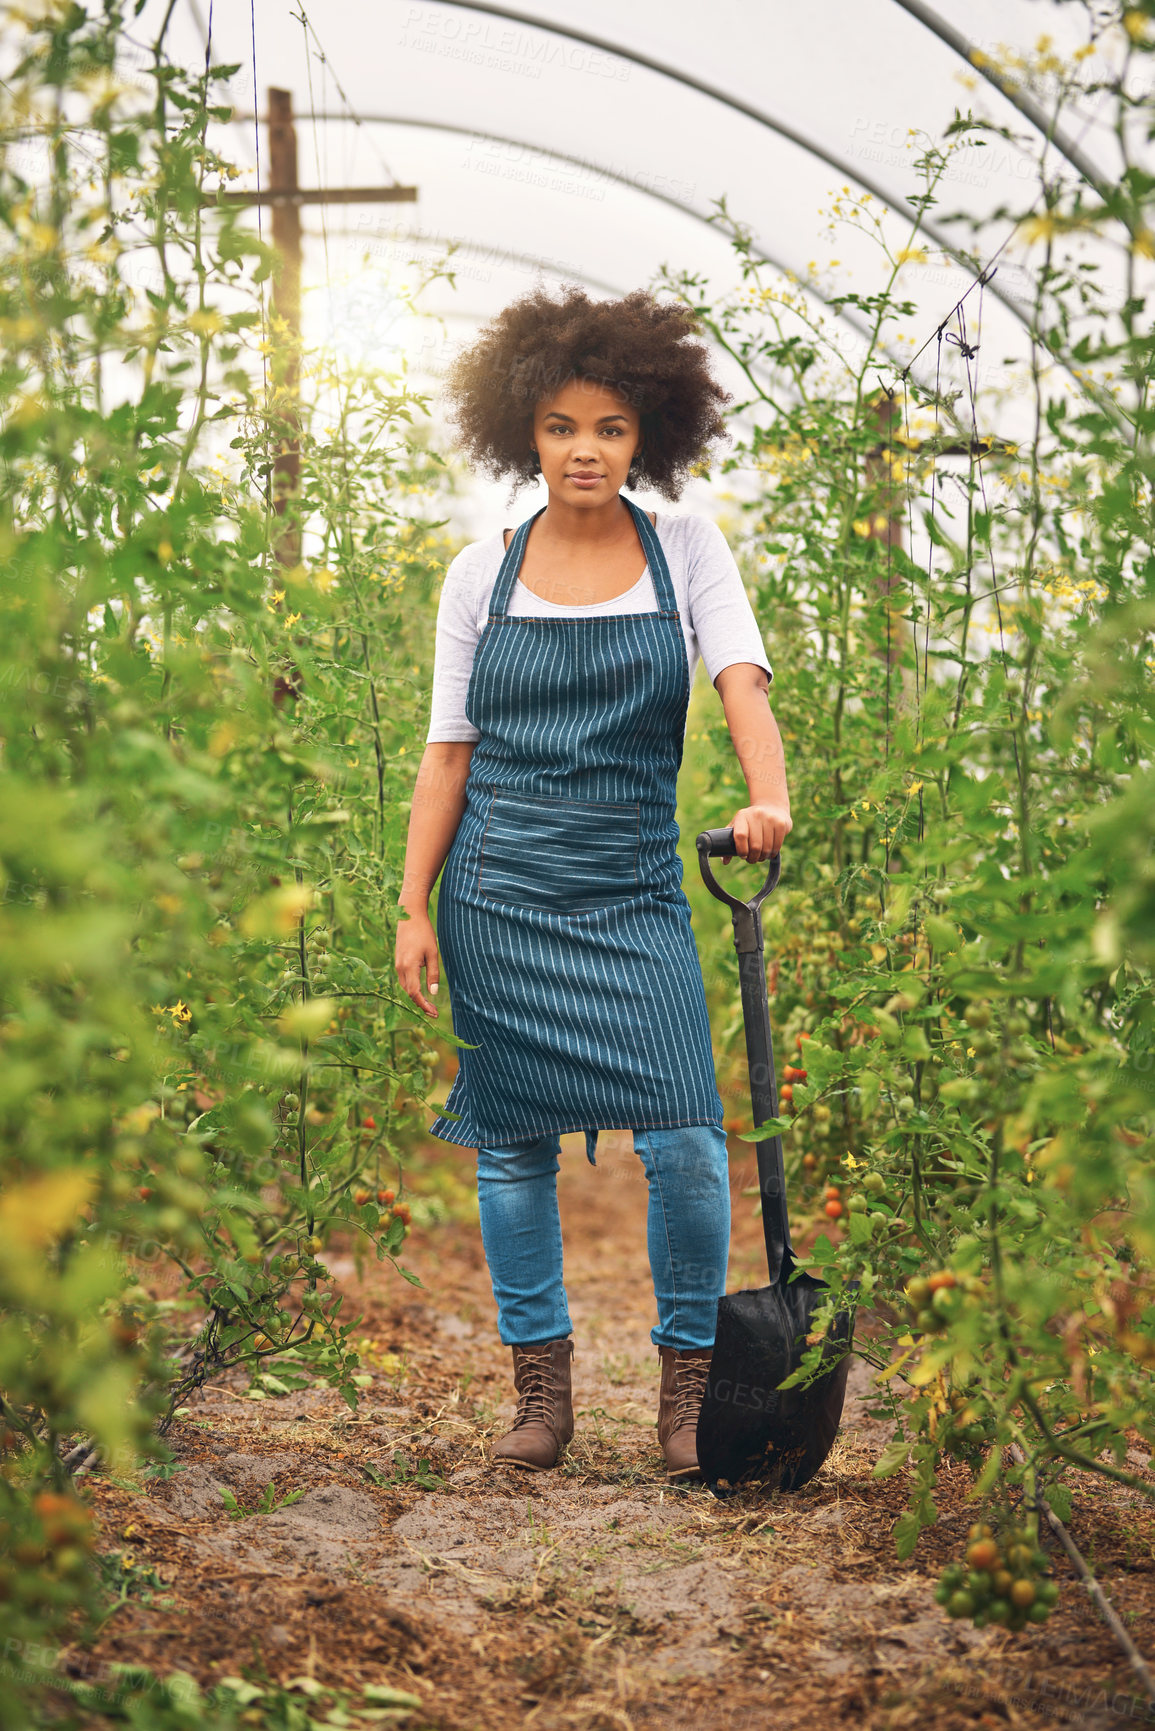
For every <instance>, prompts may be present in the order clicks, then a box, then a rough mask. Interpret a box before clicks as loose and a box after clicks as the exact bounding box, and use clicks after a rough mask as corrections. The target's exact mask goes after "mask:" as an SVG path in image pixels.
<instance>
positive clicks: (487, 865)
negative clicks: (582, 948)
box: [477, 793, 638, 914]
mask: <svg viewBox="0 0 1155 1731" xmlns="http://www.w3.org/2000/svg"><path fill="white" fill-rule="evenodd" d="M477 887H478V889H479V890H480V891H481V893H482V894H483V895H486V896H488V897H489V898H490V900H491V901H497V902H515V903H517V904H518V905H519V906H521V907H536V908H541V909H543V910H544V911H546V912H549V913H562V914H571V913H585V912H586V911H587V910H588V909H591V908H604V907H609V906H611V905H612V904H613V903H614V902H620V901H623V900H625V899H626V898H627V897H629V896H631V895H632V894H633V893H634V892H635V891H636V889H637V887H638V808H637V806H636V805H606V804H604V803H602V802H601V801H597V800H586V799H550V798H543V797H541V796H539V795H536V794H522V793H495V794H494V795H493V798H492V802H491V804H490V808H489V817H488V820H487V822H486V825H485V835H484V837H483V840H482V846H481V863H480V867H479V870H478V878H477Z"/></svg>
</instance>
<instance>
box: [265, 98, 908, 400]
mask: <svg viewBox="0 0 1155 1731" xmlns="http://www.w3.org/2000/svg"><path fill="white" fill-rule="evenodd" d="M252 118H253V116H252V115H251V114H238V115H235V116H234V119H236V120H250V121H251V120H252ZM309 119H310V121H314V120H315V121H319V122H321V123H322V124H326V125H328V124H333V123H339V122H348V123H349V124H356V125H359V126H415V127H425V128H428V129H429V130H430V131H432V132H454V133H460V134H461V135H462V136H463V137H465V138H485V139H488V140H490V141H491V142H492V143H494V144H508V145H512V146H514V147H515V148H516V149H519V150H533V151H536V152H537V153H538V154H539V155H541V156H546V157H552V158H553V159H554V160H555V161H558V162H567V163H570V164H572V165H573V166H574V167H576V168H593V169H595V170H596V172H597V173H598V174H600V175H604V176H605V177H606V179H608V180H613V181H616V182H617V184H618V185H619V186H625V187H629V188H630V189H631V190H632V191H634V192H638V193H641V195H642V196H643V197H645V198H653V199H657V200H658V201H659V203H661V204H666V205H669V207H670V208H671V209H672V210H676V211H680V212H681V213H682V215H683V216H688V217H690V218H692V220H693V221H694V222H698V223H701V224H702V225H703V226H704V227H706V228H710V229H712V230H713V232H714V233H715V234H719V233H721V232H722V231H720V230H719V229H718V228H717V225H716V224H715V223H714V222H713V221H712V220H711V218H710V217H708V216H705V215H704V214H703V213H702V212H701V211H700V210H695V209H694V207H693V205H691V204H687V203H686V202H685V201H684V200H682V199H680V198H675V197H674V196H673V195H672V194H671V193H668V192H660V191H659V190H658V189H657V188H656V187H652V186H641V185H639V184H638V183H637V182H636V181H632V180H631V179H630V178H629V176H628V175H625V174H621V173H619V172H618V171H617V170H616V169H613V168H603V167H602V166H600V165H599V164H597V163H591V162H590V161H589V160H588V159H587V158H586V157H581V156H573V155H571V154H570V153H569V152H568V151H564V150H556V149H555V148H554V147H553V146H552V145H544V144H536V143H534V141H533V140H532V139H528V138H512V137H510V136H509V135H508V134H507V133H501V132H489V131H487V130H486V129H485V128H483V127H480V126H465V125H462V124H460V123H458V122H457V121H451V120H427V119H423V118H420V117H418V116H416V115H406V114H359V115H357V116H353V115H350V114H341V113H335V114H334V113H325V112H323V113H320V114H310V116H309ZM749 251H750V254H751V256H752V257H753V258H755V259H757V261H758V262H759V263H760V264H768V265H772V266H773V268H774V269H775V270H779V271H781V272H782V274H783V275H784V276H790V277H792V278H793V280H794V281H795V282H797V283H798V286H799V288H800V289H801V290H802V292H803V293H804V294H811V295H813V296H814V298H815V299H816V300H818V301H820V302H821V303H822V305H823V306H825V307H827V308H828V309H829V311H830V312H831V313H832V314H833V316H834V317H835V318H839V319H841V320H842V321H843V322H844V323H845V324H848V325H849V326H850V328H851V329H852V330H854V331H856V332H857V334H858V335H859V336H860V337H863V338H869V336H870V334H871V333H870V327H869V326H868V325H867V323H866V321H865V319H861V318H859V317H858V316H857V315H856V314H855V313H853V312H851V311H848V310H847V309H846V308H844V307H837V306H834V305H832V300H831V297H830V296H829V295H827V294H825V293H823V291H822V289H821V288H820V287H819V286H818V285H817V284H811V283H803V282H801V281H799V279H798V276H797V273H796V272H794V271H793V270H791V268H790V266H789V265H787V264H786V263H785V262H784V261H783V260H782V259H780V258H778V257H777V256H776V255H775V254H774V253H771V252H767V251H766V250H765V249H764V248H763V247H761V246H755V245H753V243H751V245H750V248H749ZM587 280H589V281H591V282H592V281H593V279H592V278H590V279H587ZM608 292H610V293H613V294H621V293H622V292H624V291H622V290H617V289H614V290H609V291H608ZM881 352H882V353H884V354H886V355H887V358H888V359H889V360H891V361H892V362H893V363H894V365H895V366H896V367H899V366H900V365H901V363H900V362H899V360H898V359H897V357H896V356H894V355H893V354H891V353H890V351H889V350H888V349H886V348H885V347H883V348H882V351H881Z"/></svg>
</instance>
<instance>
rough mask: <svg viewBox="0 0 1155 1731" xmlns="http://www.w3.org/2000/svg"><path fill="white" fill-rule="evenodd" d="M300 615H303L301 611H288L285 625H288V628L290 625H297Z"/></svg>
mask: <svg viewBox="0 0 1155 1731" xmlns="http://www.w3.org/2000/svg"><path fill="white" fill-rule="evenodd" d="M300 617H301V615H300V614H299V613H286V615H285V627H286V629H288V627H289V626H290V625H295V624H296V623H297V620H298V619H299V618H300Z"/></svg>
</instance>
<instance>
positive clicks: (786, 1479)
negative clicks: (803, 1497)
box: [697, 1274, 853, 1496]
mask: <svg viewBox="0 0 1155 1731" xmlns="http://www.w3.org/2000/svg"><path fill="white" fill-rule="evenodd" d="M828 1292H829V1288H828V1287H827V1285H826V1283H825V1281H822V1280H816V1279H815V1278H814V1277H813V1276H812V1275H806V1274H803V1275H799V1276H798V1277H797V1279H795V1280H793V1281H791V1282H789V1284H786V1283H784V1282H780V1283H779V1284H777V1285H774V1286H763V1287H760V1288H758V1289H757V1290H753V1291H749V1292H735V1293H731V1294H730V1295H729V1296H728V1297H725V1298H720V1299H719V1300H718V1325H717V1332H716V1334H715V1337H714V1354H713V1358H712V1359H711V1361H710V1379H709V1382H708V1383H707V1385H706V1394H705V1397H704V1399H703V1401H702V1406H701V1410H700V1412H699V1415H698V1433H697V1434H698V1464H699V1466H700V1468H701V1470H702V1476H703V1478H704V1479H705V1480H706V1482H707V1484H708V1485H709V1486H710V1489H711V1490H712V1491H713V1492H714V1494H715V1496H727V1495H729V1493H730V1491H731V1490H733V1489H735V1488H736V1487H737V1486H738V1485H740V1484H743V1483H745V1482H747V1481H749V1480H754V1479H756V1480H758V1481H759V1482H760V1483H761V1484H763V1485H764V1486H765V1487H766V1488H767V1489H774V1488H778V1489H781V1490H784V1491H797V1490H801V1488H802V1486H803V1485H804V1484H807V1483H808V1482H809V1480H810V1479H812V1478H813V1477H814V1475H815V1473H816V1472H817V1471H818V1469H819V1467H820V1466H821V1465H822V1463H823V1461H824V1460H825V1459H826V1457H827V1455H828V1454H829V1453H830V1451H831V1449H832V1448H833V1447H834V1439H835V1437H836V1436H837V1435H838V1426H839V1421H840V1420H841V1417H842V1403H843V1400H844V1398H845V1395H846V1378H847V1376H848V1374H849V1371H850V1338H851V1332H852V1328H853V1319H852V1315H851V1313H850V1312H849V1311H842V1312H840V1313H839V1314H838V1316H837V1317H836V1318H835V1320H834V1323H833V1325H832V1326H831V1329H830V1332H829V1333H828V1335H827V1338H826V1346H825V1350H824V1354H823V1357H824V1360H825V1359H829V1360H830V1369H829V1370H824V1371H823V1372H822V1374H821V1375H820V1376H818V1377H817V1378H816V1379H815V1380H814V1381H813V1382H811V1383H809V1384H808V1385H807V1386H806V1387H804V1388H787V1389H781V1390H780V1389H779V1386H778V1385H779V1384H780V1383H781V1382H782V1381H784V1379H785V1378H786V1377H787V1376H789V1375H790V1373H791V1371H793V1370H796V1369H797V1367H798V1365H799V1364H800V1363H801V1361H802V1356H803V1354H804V1353H805V1351H806V1336H807V1334H808V1333H810V1330H811V1326H812V1325H811V1317H812V1316H813V1314H814V1311H815V1310H816V1309H817V1308H818V1305H819V1304H820V1302H821V1301H822V1299H823V1298H824V1297H825V1296H826V1295H827V1294H828Z"/></svg>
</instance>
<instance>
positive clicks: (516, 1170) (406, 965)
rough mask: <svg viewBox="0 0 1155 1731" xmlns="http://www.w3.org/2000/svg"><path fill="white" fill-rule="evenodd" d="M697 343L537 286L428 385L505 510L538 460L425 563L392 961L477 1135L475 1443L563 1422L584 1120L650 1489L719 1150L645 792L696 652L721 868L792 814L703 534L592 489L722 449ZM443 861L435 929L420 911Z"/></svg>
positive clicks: (693, 1314)
mask: <svg viewBox="0 0 1155 1731" xmlns="http://www.w3.org/2000/svg"><path fill="white" fill-rule="evenodd" d="M696 328H697V327H696V324H695V321H694V319H693V316H692V315H691V314H690V313H689V312H688V311H687V310H686V309H685V308H682V307H680V306H677V305H675V304H672V303H668V302H659V301H657V300H655V299H654V298H653V297H652V296H651V295H649V294H648V293H647V292H645V291H642V290H637V291H635V292H634V293H632V294H630V295H627V296H626V297H625V298H624V299H622V300H619V301H600V302H592V301H590V299H589V298H588V297H587V296H586V294H585V293H584V292H583V291H582V290H580V289H577V288H567V289H566V290H565V292H564V293H563V295H562V296H561V298H560V299H558V300H552V299H550V298H549V296H548V294H547V292H546V291H545V290H544V289H538V290H535V291H533V292H532V293H530V294H528V295H526V296H524V297H522V298H521V299H520V300H518V301H515V302H514V303H513V304H512V305H510V306H508V307H506V309H505V310H504V311H503V312H502V313H501V314H499V315H498V317H497V318H496V319H495V320H494V321H492V322H491V324H489V325H488V326H487V327H486V328H485V329H484V330H483V332H482V333H481V335H480V337H479V338H478V339H477V341H476V342H475V343H474V344H473V346H472V347H471V348H470V349H469V350H468V351H466V352H465V353H464V354H463V355H462V356H461V357H460V358H459V359H458V360H457V361H456V363H455V365H454V367H453V369H452V371H451V373H450V376H449V379H448V394H449V398H450V401H451V402H452V403H453V404H454V406H455V411H456V419H457V424H458V426H459V429H460V431H461V433H462V443H463V446H464V448H465V449H466V450H467V451H468V452H469V454H470V455H471V456H472V457H473V458H474V459H475V461H476V462H477V463H478V464H479V465H480V466H481V467H483V468H485V469H487V470H488V471H489V472H490V473H492V474H494V475H504V474H512V475H513V476H514V477H515V487H514V492H515V493H516V491H517V488H518V487H519V486H521V485H524V484H525V483H526V482H528V481H531V480H532V479H533V478H534V477H535V476H536V475H537V474H539V473H540V474H541V475H542V477H543V478H544V480H545V483H546V486H547V488H548V490H549V499H548V503H547V504H545V505H543V506H542V507H541V508H540V510H538V511H536V512H535V513H534V514H533V516H531V517H529V518H527V519H526V520H525V521H524V522H523V523H522V524H521V525H520V527H519V528H518V529H517V530H516V531H513V530H510V529H506V530H505V531H503V532H502V533H501V534H500V535H499V534H497V533H495V534H493V535H491V536H489V537H488V538H487V539H485V540H483V541H477V542H474V543H472V544H471V545H469V546H467V547H465V548H464V549H463V550H462V551H461V552H460V553H459V554H458V555H457V557H456V558H455V559H454V560H453V561H452V563H451V564H450V566H449V569H448V571H447V572H446V576H445V583H444V587H443V589H442V593H441V600H440V604H439V608H438V615H437V638H436V649H435V658H434V672H433V701H432V713H431V717H430V726H429V732H428V740H427V744H426V747H425V753H424V756H423V757H422V760H421V765H420V768H419V770H418V774H417V780H416V784H415V787H414V794H413V804H412V810H411V815H410V823H409V839H408V846H407V850H406V856H405V870H404V879H403V885H402V893H401V897H400V902H399V906H400V908H401V910H402V911H403V912H404V914H406V915H407V916H408V918H404V919H401V920H400V921H399V924H398V932H397V973H398V978H399V979H400V982H401V985H402V987H403V988H404V990H405V991H406V992H407V993H408V994H409V996H410V997H411V998H412V1000H413V1002H414V1003H415V1004H418V1005H419V1006H420V1007H421V1009H422V1010H424V1011H425V1012H426V1013H427V1014H429V1015H431V1016H436V1014H437V1009H436V1007H435V1005H434V1004H433V1003H432V1001H431V998H432V996H433V995H434V994H436V992H437V988H438V983H439V981H438V973H439V969H438V948H437V940H438V938H439V939H440V943H441V957H442V960H443V962H444V965H445V975H446V981H447V984H448V986H449V993H450V999H451V1003H452V1010H453V1025H454V1030H455V1032H456V1033H457V1034H458V1036H460V1038H462V1039H463V1040H467V1041H469V1042H470V1044H469V1046H467V1047H464V1048H462V1049H461V1050H460V1069H459V1071H458V1074H457V1077H456V1079H455V1081H454V1083H453V1087H452V1089H451V1091H450V1094H449V1098H448V1100H447V1102H446V1106H445V1110H444V1112H443V1113H442V1115H441V1116H439V1117H438V1118H437V1119H436V1120H435V1122H434V1123H433V1125H432V1126H431V1133H432V1134H433V1135H435V1136H441V1137H444V1138H445V1139H446V1140H449V1141H454V1142H460V1143H462V1144H464V1145H466V1146H470V1147H472V1146H476V1148H477V1187H478V1198H479V1204H480V1213H481V1236H482V1243H483V1246H484V1249H485V1255H486V1261H487V1263H488V1266H489V1271H490V1276H491V1280H492V1284H493V1293H494V1298H495V1300H496V1302H497V1312H498V1330H499V1333H500V1336H501V1339H502V1341H503V1342H505V1344H506V1345H508V1346H510V1347H512V1351H513V1373H514V1386H515V1388H516V1391H517V1395H518V1405H517V1414H516V1418H515V1421H514V1425H513V1429H512V1430H511V1431H510V1432H509V1433H508V1435H506V1436H504V1437H502V1438H501V1439H500V1441H498V1442H497V1444H496V1445H495V1447H494V1450H493V1453H494V1458H495V1459H497V1460H502V1461H505V1462H508V1463H510V1464H513V1465H517V1466H523V1467H529V1468H534V1469H542V1468H547V1467H552V1466H554V1465H555V1464H556V1462H557V1460H558V1458H559V1455H560V1453H561V1451H562V1450H563V1449H564V1447H565V1446H566V1444H567V1443H568V1442H569V1440H570V1438H571V1437H572V1435H573V1409H572V1404H571V1398H570V1360H571V1357H572V1354H573V1342H572V1340H571V1338H570V1335H571V1325H570V1319H569V1312H568V1308H567V1304H566V1295H565V1289H564V1286H563V1284H562V1241H561V1228H560V1224H559V1219H558V1206H557V1188H556V1183H557V1172H558V1154H559V1152H560V1146H561V1145H560V1142H559V1137H560V1136H561V1135H562V1134H564V1133H566V1132H568V1131H575V1130H583V1131H584V1132H585V1137H586V1153H587V1156H588V1158H589V1160H590V1161H591V1163H592V1162H593V1161H594V1151H595V1148H596V1144H597V1135H598V1130H599V1128H601V1129H625V1128H629V1129H632V1131H633V1133H634V1148H635V1150H636V1152H637V1153H638V1155H639V1156H640V1158H641V1160H642V1163H643V1167H644V1170H645V1173H646V1176H647V1179H648V1181H649V1214H648V1234H647V1236H648V1249H649V1257H650V1267H651V1270H652V1273H653V1280H654V1293H655V1297H656V1300H657V1309H658V1325H657V1327H656V1329H654V1330H653V1331H652V1334H651V1339H652V1341H653V1343H654V1344H655V1345H656V1346H657V1347H658V1351H659V1357H660V1359H661V1388H660V1394H659V1410H658V1437H659V1441H660V1443H661V1445H662V1448H663V1451H664V1454H665V1458H666V1462H667V1467H668V1470H669V1473H670V1476H671V1477H678V1478H683V1477H691V1476H694V1475H696V1474H697V1471H698V1462H697V1455H696V1452H695V1431H696V1426H697V1418H698V1409H699V1407H700V1405H701V1401H702V1394H703V1390H704V1388H705V1383H706V1377H707V1374H708V1370H709V1362H710V1355H711V1350H712V1347H713V1343H714V1326H715V1320H716V1314H717V1299H718V1297H719V1296H720V1295H721V1294H722V1293H723V1292H724V1291H725V1285H726V1261H727V1255H728V1251H729V1238H730V1191H729V1182H728V1171H727V1162H726V1139H725V1135H724V1132H723V1130H722V1102H721V1099H720V1097H719V1094H718V1089H717V1085H716V1083H715V1078H714V1067H713V1058H712V1054H711V1049H710V1028H709V1022H708V1020H707V1015H706V1002H705V993H704V990H703V983H702V973H701V965H700V963H699V960H698V953H697V949H696V947H695V944H694V937H693V932H692V929H691V926H690V908H689V903H688V902H687V900H686V897H685V893H684V892H683V890H682V887H681V886H682V868H681V862H680V860H679V858H678V854H677V851H676V846H677V841H678V825H677V822H676V819H675V815H674V807H675V784H676V778H677V773H678V768H679V765H680V763H681V758H682V746H683V740H684V736H685V721H686V705H687V700H688V698H689V694H690V681H691V678H692V676H693V672H694V668H695V665H696V663H697V660H698V657H699V656H701V657H702V658H703V659H704V661H705V664H706V668H707V671H708V673H709V675H710V678H711V679H712V681H713V683H714V685H715V687H716V689H717V691H718V693H719V696H720V697H721V700H722V704H723V707H724V709H725V713H726V720H727V722H728V724H729V728H730V733H731V736H732V738H733V741H734V745H735V749H736V751H737V754H738V758H739V761H740V763H741V765H742V769H743V772H744V774H745V778H746V782H747V787H748V792H749V801H748V803H747V804H746V805H744V806H742V807H741V809H740V810H738V811H736V812H735V813H734V814H733V818H732V820H731V821H732V823H733V828H734V844H735V848H736V851H737V852H738V853H739V854H741V855H742V856H743V858H745V859H748V860H754V861H762V860H766V859H768V858H769V857H770V856H771V855H772V854H775V853H777V852H778V851H779V850H780V848H781V846H782V843H783V841H784V839H785V837H786V835H787V834H788V833H789V830H790V827H791V824H790V809H789V800H788V796H787V790H786V777H785V768H784V763H783V752H782V742H781V739H780V737H779V733H778V728H777V726H776V725H775V722H774V718H773V716H772V714H771V712H770V706H769V703H768V700H767V695H766V693H767V686H768V684H769V682H770V680H771V679H772V678H773V673H772V671H771V669H770V666H769V663H768V661H767V659H766V651H765V648H764V646H763V642H762V637H761V634H760V632H759V629H758V625H757V622H756V620H755V618H754V614H753V610H752V609H751V607H750V603H749V601H748V599H747V597H746V593H745V590H744V588H743V585H742V580H741V577H740V574H739V572H738V569H737V566H736V565H735V563H734V559H733V556H732V555H731V553H730V550H729V548H728V546H727V544H726V541H725V538H724V536H723V535H722V534H721V532H720V531H719V530H718V528H717V527H716V526H715V525H714V524H713V523H712V522H711V520H710V519H709V518H707V517H704V516H698V515H693V514H689V515H681V516H673V515H669V514H666V513H662V514H661V516H660V518H659V516H658V514H656V513H653V512H645V511H642V510H641V509H640V508H639V507H638V506H637V505H635V504H634V503H633V501H632V500H630V499H628V498H624V497H623V495H622V493H621V488H622V487H623V485H626V486H630V487H636V486H638V485H639V484H649V485H650V486H651V487H653V488H654V489H655V490H656V491H657V492H659V493H660V494H661V495H662V496H663V497H665V498H668V499H677V498H678V497H679V496H680V493H681V489H682V486H683V485H684V482H685V477H686V475H687V473H688V471H689V470H690V468H691V467H692V466H693V465H695V464H697V463H700V462H701V461H702V459H703V457H704V456H705V454H706V449H707V445H708V443H709V441H710V440H712V439H715V438H718V437H719V436H721V435H724V433H725V423H724V422H723V420H722V418H721V416H720V414H719V411H718V405H719V403H720V402H726V401H728V400H729V397H728V393H726V392H725V391H723V390H722V388H721V387H720V386H719V385H718V384H717V383H716V381H715V380H714V379H713V378H712V377H711V376H710V372H709V369H708V365H707V359H708V357H707V352H706V349H705V347H704V345H702V344H701V343H696V342H690V341H688V340H687V339H688V338H689V337H690V335H691V334H692V333H693V332H694V331H695V330H696ZM640 566H641V567H644V568H643V569H642V570H641V572H640V574H639V567H640ZM708 821H709V818H708V814H705V813H703V814H702V825H703V827H705V826H706V825H707V823H708ZM443 865H444V867H445V872H444V876H443V877H442V880H441V889H440V894H439V898H438V909H437V933H436V936H435V934H434V930H433V926H432V924H431V922H430V918H429V894H430V891H431V890H432V888H433V885H434V883H435V882H436V880H437V877H438V874H439V873H440V872H441V869H442V866H443ZM423 971H424V975H425V982H426V988H427V990H428V992H429V994H430V996H429V997H427V996H426V995H425V991H423V989H422V978H421V976H422V972H423Z"/></svg>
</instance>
